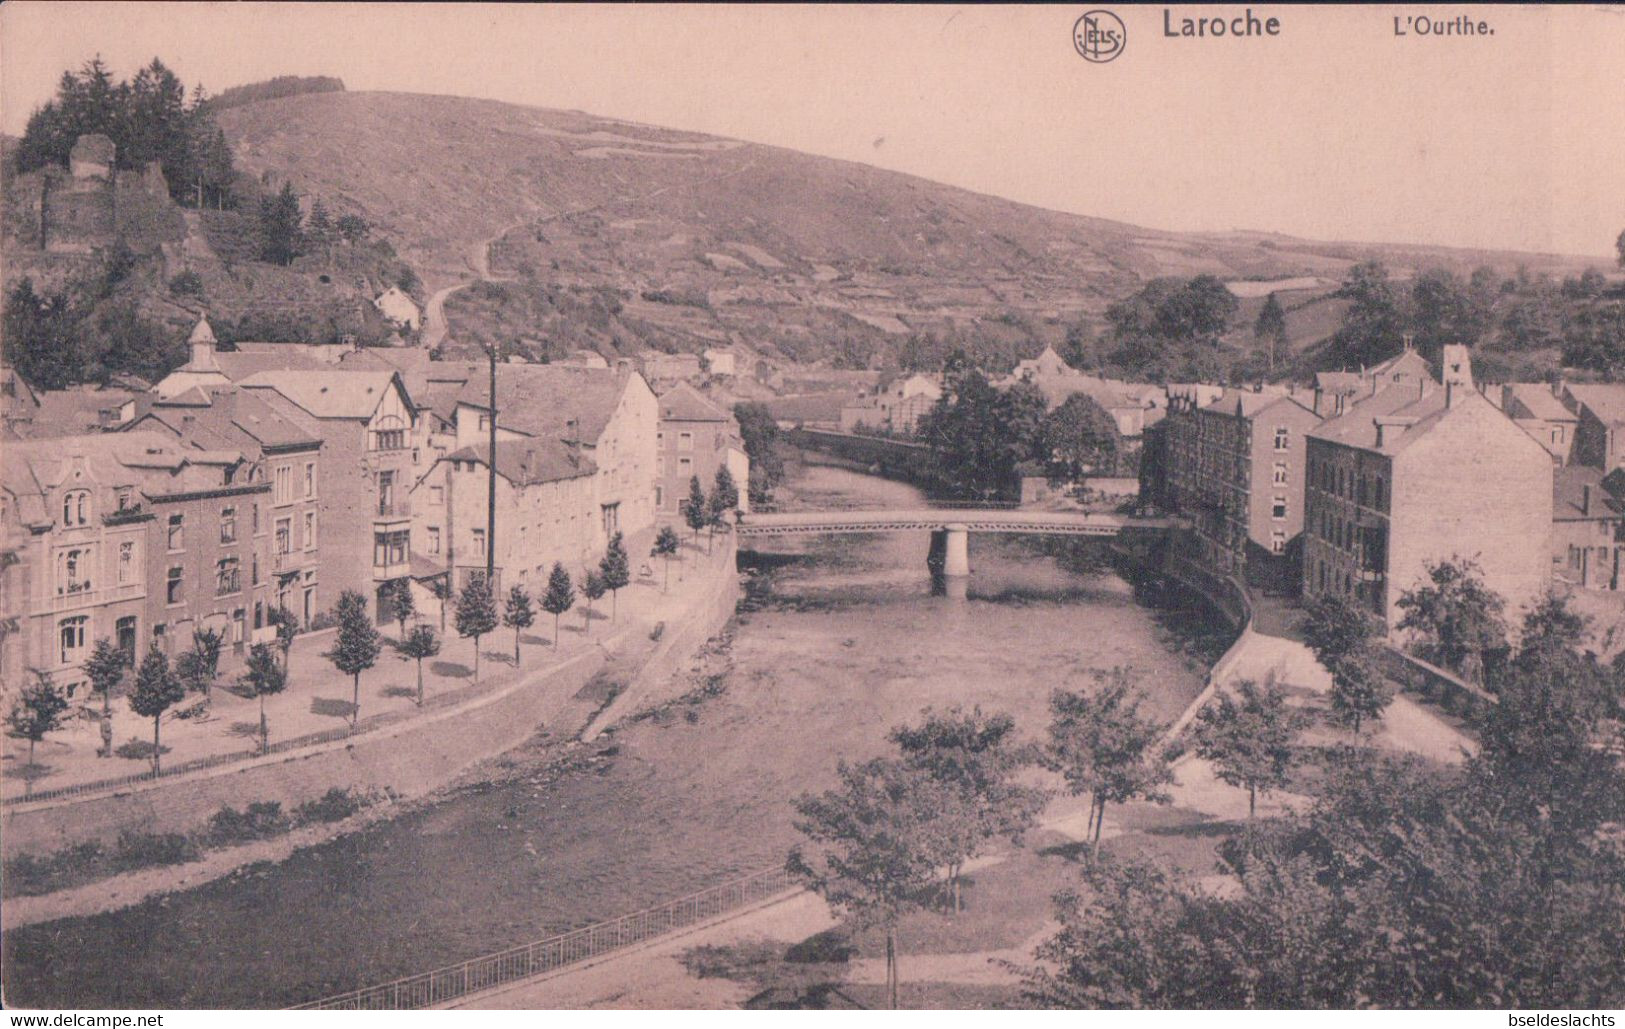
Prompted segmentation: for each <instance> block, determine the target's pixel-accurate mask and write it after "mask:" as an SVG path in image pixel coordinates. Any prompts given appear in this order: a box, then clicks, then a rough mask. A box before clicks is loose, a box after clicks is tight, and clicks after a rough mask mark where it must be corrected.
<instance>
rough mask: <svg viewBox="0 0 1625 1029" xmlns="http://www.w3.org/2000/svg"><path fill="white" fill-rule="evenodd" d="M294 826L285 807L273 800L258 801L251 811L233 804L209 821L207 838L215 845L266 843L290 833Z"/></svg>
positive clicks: (223, 808)
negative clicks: (253, 841) (248, 842)
mask: <svg viewBox="0 0 1625 1029" xmlns="http://www.w3.org/2000/svg"><path fill="white" fill-rule="evenodd" d="M290 827H291V824H290V823H289V821H288V816H287V815H284V814H283V813H282V805H281V804H279V803H277V802H276V801H274V800H270V801H257V802H255V803H253V804H250V805H248V810H246V811H238V810H237V809H236V808H234V807H232V806H231V805H229V804H227V805H222V806H221V808H220V810H219V811H216V812H215V813H214V816H213V817H212V818H210V819H209V831H208V835H207V839H208V841H209V842H210V843H212V844H216V845H219V844H227V843H242V842H245V841H248V840H263V839H265V838H266V837H268V836H276V835H278V834H279V833H284V832H287V831H288V829H289V828H290Z"/></svg>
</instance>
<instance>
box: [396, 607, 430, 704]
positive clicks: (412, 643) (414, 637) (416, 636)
mask: <svg viewBox="0 0 1625 1029" xmlns="http://www.w3.org/2000/svg"><path fill="white" fill-rule="evenodd" d="M395 649H396V650H398V651H399V652H400V654H401V656H402V657H406V658H411V659H412V660H413V661H416V662H417V665H418V698H417V705H418V707H422V706H423V661H424V659H425V658H430V657H434V656H435V655H436V654H438V653H440V637H439V636H438V635H436V634H435V631H434V626H432V625H414V626H412V631H411V632H409V633H407V634H406V638H405V639H403V640H401V641H400V642H399V643H397V644H396V645H395Z"/></svg>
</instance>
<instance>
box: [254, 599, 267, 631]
mask: <svg viewBox="0 0 1625 1029" xmlns="http://www.w3.org/2000/svg"><path fill="white" fill-rule="evenodd" d="M254 628H256V629H263V628H265V601H263V600H256V601H254Z"/></svg>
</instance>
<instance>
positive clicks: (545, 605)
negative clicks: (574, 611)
mask: <svg viewBox="0 0 1625 1029" xmlns="http://www.w3.org/2000/svg"><path fill="white" fill-rule="evenodd" d="M575 605H576V588H575V584H574V583H572V582H571V581H570V573H569V572H567V571H565V568H564V565H563V564H562V563H561V562H558V561H554V562H553V571H552V572H550V573H548V576H547V592H546V593H544V594H542V610H543V611H546V612H547V613H548V614H550V615H552V616H553V649H554V651H555V652H556V651H557V650H558V648H559V616H560V615H562V614H564V613H565V612H566V611H568V610H570V609H571V608H572V607H575Z"/></svg>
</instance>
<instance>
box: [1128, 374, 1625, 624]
mask: <svg viewBox="0 0 1625 1029" xmlns="http://www.w3.org/2000/svg"><path fill="white" fill-rule="evenodd" d="M1167 392H1168V403H1167V412H1166V417H1164V418H1162V419H1161V420H1159V421H1158V422H1157V423H1156V424H1155V425H1153V426H1151V427H1149V428H1148V429H1147V431H1146V434H1145V452H1144V455H1143V458H1142V462H1141V502H1142V503H1143V504H1145V505H1147V506H1150V507H1155V508H1159V509H1162V510H1167V511H1174V512H1179V513H1182V514H1184V515H1186V516H1187V517H1188V518H1189V519H1190V522H1191V525H1192V529H1193V531H1192V533H1191V534H1190V536H1189V539H1188V546H1189V549H1190V554H1189V556H1190V557H1192V558H1193V559H1195V560H1196V561H1198V562H1199V563H1200V564H1201V565H1203V566H1204V567H1206V568H1208V569H1210V570H1212V571H1214V572H1217V573H1219V574H1223V575H1229V576H1235V577H1245V578H1246V579H1247V580H1248V581H1250V582H1251V583H1253V584H1255V585H1258V586H1261V587H1264V588H1274V589H1279V590H1282V591H1288V592H1298V593H1301V594H1302V595H1304V596H1306V597H1314V596H1319V595H1322V594H1337V595H1341V596H1344V597H1347V598H1349V599H1350V600H1352V601H1354V602H1355V603H1357V604H1359V605H1360V606H1361V607H1363V608H1364V609H1366V610H1368V611H1369V612H1371V614H1372V615H1373V616H1374V617H1376V618H1379V619H1381V620H1383V621H1384V622H1385V623H1386V624H1387V625H1388V626H1389V627H1390V628H1391V627H1393V626H1394V625H1395V624H1396V623H1397V621H1398V620H1399V617H1400V613H1399V612H1398V610H1397V603H1398V600H1399V598H1400V596H1401V595H1402V594H1403V593H1404V592H1405V591H1407V590H1410V589H1414V588H1415V587H1416V586H1417V585H1418V584H1419V583H1420V582H1421V581H1422V579H1423V578H1424V576H1425V574H1426V568H1427V566H1428V565H1429V564H1432V563H1437V562H1440V561H1445V560H1450V559H1453V558H1457V557H1460V558H1468V559H1471V560H1473V561H1476V562H1477V563H1478V565H1479V567H1480V568H1481V569H1482V570H1483V573H1484V578H1485V581H1486V583H1487V584H1488V585H1489V586H1490V588H1492V589H1494V590H1495V591H1496V592H1498V593H1500V594H1501V595H1502V596H1504V597H1505V598H1506V599H1507V601H1508V604H1509V609H1511V610H1517V609H1519V608H1522V607H1526V606H1528V605H1529V604H1531V603H1533V602H1534V601H1535V600H1537V599H1538V598H1539V597H1540V596H1541V595H1542V594H1543V593H1544V592H1545V591H1546V590H1548V589H1550V588H1551V587H1552V586H1553V585H1554V584H1563V583H1566V584H1569V585H1573V586H1576V587H1581V588H1589V589H1606V590H1613V589H1619V588H1620V587H1621V585H1622V582H1621V576H1620V571H1621V569H1620V551H1621V547H1622V541H1625V535H1622V529H1625V515H1622V511H1625V505H1622V504H1621V502H1620V499H1619V497H1618V494H1619V493H1621V492H1622V490H1621V486H1625V473H1622V472H1621V471H1620V468H1621V466H1622V465H1625V434H1622V432H1621V430H1625V386H1615V385H1588V386H1564V385H1563V384H1558V385H1557V386H1555V387H1554V386H1546V385H1543V384H1541V385H1536V384H1511V385H1505V386H1502V387H1499V388H1496V389H1491V388H1489V387H1487V386H1480V385H1475V383H1474V381H1473V375H1472V366H1471V360H1470V355H1469V352H1468V351H1467V349H1466V348H1465V347H1459V346H1448V347H1445V348H1444V351H1443V354H1442V359H1441V362H1440V367H1439V368H1437V369H1435V368H1434V367H1433V366H1432V365H1430V364H1429V362H1427V361H1426V360H1424V359H1423V358H1422V357H1421V356H1420V355H1419V354H1417V353H1416V352H1414V351H1413V350H1410V349H1409V348H1407V349H1406V350H1404V351H1403V352H1402V353H1401V354H1399V355H1398V356H1396V357H1395V358H1393V359H1391V360H1389V361H1387V362H1384V363H1383V364H1381V365H1378V366H1376V367H1373V368H1369V369H1364V370H1361V371H1359V372H1335V373H1322V374H1321V375H1320V376H1318V377H1317V378H1316V381H1315V383H1314V385H1313V387H1306V388H1301V389H1293V388H1272V387H1263V388H1256V389H1251V390H1235V389H1229V390H1224V391H1222V392H1219V393H1218V395H1216V396H1212V395H1209V396H1203V395H1200V394H1198V393H1196V392H1193V391H1191V390H1189V389H1188V388H1178V387H1169V388H1168V390H1167Z"/></svg>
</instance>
